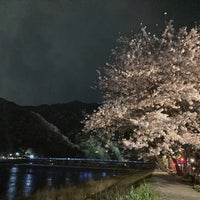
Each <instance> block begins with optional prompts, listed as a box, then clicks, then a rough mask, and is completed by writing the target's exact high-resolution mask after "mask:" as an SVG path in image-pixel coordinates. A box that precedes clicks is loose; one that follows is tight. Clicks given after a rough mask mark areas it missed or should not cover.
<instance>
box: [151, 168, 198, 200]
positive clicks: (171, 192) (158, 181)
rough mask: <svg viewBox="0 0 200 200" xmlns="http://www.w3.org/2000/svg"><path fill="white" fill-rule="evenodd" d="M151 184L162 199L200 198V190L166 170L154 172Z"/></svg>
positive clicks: (184, 199)
mask: <svg viewBox="0 0 200 200" xmlns="http://www.w3.org/2000/svg"><path fill="white" fill-rule="evenodd" d="M149 184H150V185H152V187H153V189H154V190H155V191H156V192H157V193H158V194H159V196H160V197H161V199H162V200H200V192H197V191H195V190H194V189H193V188H192V186H189V185H186V184H184V182H182V181H181V180H180V179H179V178H177V177H176V176H173V175H169V174H167V173H165V172H154V173H153V176H152V177H151V178H150V179H149Z"/></svg>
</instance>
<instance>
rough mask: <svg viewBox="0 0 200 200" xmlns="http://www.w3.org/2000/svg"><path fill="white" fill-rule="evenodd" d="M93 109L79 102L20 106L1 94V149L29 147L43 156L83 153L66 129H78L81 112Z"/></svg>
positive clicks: (18, 149) (12, 150)
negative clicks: (68, 135) (69, 136)
mask: <svg viewBox="0 0 200 200" xmlns="http://www.w3.org/2000/svg"><path fill="white" fill-rule="evenodd" d="M92 109H93V108H91V107H90V105H88V104H83V103H80V102H72V103H67V104H56V105H42V106H38V107H31V106H29V107H27V106H26V107H23V106H19V105H17V104H15V103H13V102H9V101H7V100H5V99H3V98H0V137H1V139H0V152H14V151H24V150H26V149H30V148H31V149H33V151H34V152H36V153H37V154H40V155H46V156H65V157H67V156H69V157H79V156H84V154H83V152H82V151H81V150H80V149H79V146H78V145H75V144H74V143H73V141H71V139H69V138H68V137H67V133H69V132H73V133H74V132H76V131H75V129H77V130H80V129H81V123H80V121H81V119H82V118H83V112H84V111H85V112H88V111H92ZM63 133H65V135H64V134H63ZM71 138H74V137H73V136H71Z"/></svg>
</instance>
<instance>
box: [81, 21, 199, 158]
mask: <svg viewBox="0 0 200 200" xmlns="http://www.w3.org/2000/svg"><path fill="white" fill-rule="evenodd" d="M98 73H99V84H98V87H99V89H100V90H101V91H102V92H103V97H104V101H103V104H102V105H101V106H100V107H99V109H98V110H97V111H96V112H94V113H93V114H92V115H90V116H88V117H87V119H86V121H85V131H93V132H94V133H98V131H101V132H104V133H105V134H107V136H108V137H109V138H112V137H113V136H116V135H118V136H119V138H120V139H121V142H122V143H123V144H124V145H125V146H127V147H129V148H134V149H137V150H139V152H140V153H141V156H157V155H173V154H176V153H177V152H178V151H179V149H180V148H182V147H183V146H184V145H189V146H191V148H194V149H199V148H200V32H199V27H198V26H197V27H194V28H192V29H190V30H188V29H187V27H183V28H180V29H179V30H175V28H174V26H173V23H172V21H170V22H169V23H168V24H167V25H166V28H165V30H164V31H163V33H162V34H161V35H160V36H156V35H152V34H150V33H148V32H147V31H146V28H145V27H142V28H141V33H139V34H137V35H134V36H133V37H131V38H127V37H120V38H119V40H118V47H116V48H115V49H114V50H113V51H112V55H111V58H110V62H109V63H107V64H106V66H105V67H104V68H103V69H102V70H100V71H98Z"/></svg>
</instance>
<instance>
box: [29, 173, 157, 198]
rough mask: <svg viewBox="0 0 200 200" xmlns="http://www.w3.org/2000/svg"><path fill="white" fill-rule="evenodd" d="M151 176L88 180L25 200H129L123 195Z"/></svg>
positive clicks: (45, 191)
mask: <svg viewBox="0 0 200 200" xmlns="http://www.w3.org/2000/svg"><path fill="white" fill-rule="evenodd" d="M151 174H152V171H143V172H141V171H137V172H136V171H134V173H133V172H132V173H130V174H129V175H124V176H117V177H111V178H105V179H102V180H99V181H94V180H90V181H88V182H87V183H85V184H83V185H81V186H71V187H67V188H60V189H55V188H52V189H46V190H41V191H38V192H36V193H35V194H33V195H32V196H31V197H29V198H27V200H66V199H69V200H111V199H112V200H129V199H127V198H128V196H127V198H126V196H125V195H127V194H132V193H131V191H132V190H134V189H133V188H131V186H132V185H136V184H138V183H139V181H141V180H143V179H144V178H145V177H147V176H150V175H151ZM145 186H146V185H145ZM130 188H131V190H130ZM139 188H140V187H139ZM143 189H144V188H143ZM136 190H137V189H136ZM120 198H121V199H120ZM123 198H125V199H123ZM138 200H139V199H138ZM143 200H145V199H143ZM148 200H151V199H148ZM152 200H153V199H152Z"/></svg>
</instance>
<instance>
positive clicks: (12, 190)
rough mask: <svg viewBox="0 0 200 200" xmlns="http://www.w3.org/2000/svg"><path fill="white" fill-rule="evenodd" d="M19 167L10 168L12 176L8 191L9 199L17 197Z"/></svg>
mask: <svg viewBox="0 0 200 200" xmlns="http://www.w3.org/2000/svg"><path fill="white" fill-rule="evenodd" d="M17 172H18V168H17V167H12V168H11V169H10V178H9V181H8V191H7V196H8V199H9V200H13V199H14V198H15V193H16V189H17V188H16V186H17V178H18V173H17Z"/></svg>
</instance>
